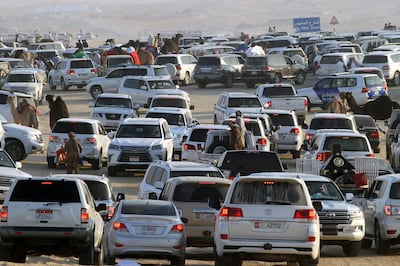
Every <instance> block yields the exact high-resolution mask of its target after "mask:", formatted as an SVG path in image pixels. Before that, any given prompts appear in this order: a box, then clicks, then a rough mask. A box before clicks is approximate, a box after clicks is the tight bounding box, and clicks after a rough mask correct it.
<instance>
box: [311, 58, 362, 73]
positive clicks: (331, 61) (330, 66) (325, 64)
mask: <svg viewBox="0 0 400 266" xmlns="http://www.w3.org/2000/svg"><path fill="white" fill-rule="evenodd" d="M363 56H364V55H363V54H362V53H326V54H323V55H322V57H321V59H320V61H319V63H318V66H317V68H316V71H315V76H316V77H317V78H322V77H327V76H330V75H332V74H336V73H338V72H337V63H338V61H339V58H341V59H343V65H344V68H345V71H346V68H347V65H348V63H349V61H350V58H354V59H355V60H356V62H361V61H362V59H363Z"/></svg>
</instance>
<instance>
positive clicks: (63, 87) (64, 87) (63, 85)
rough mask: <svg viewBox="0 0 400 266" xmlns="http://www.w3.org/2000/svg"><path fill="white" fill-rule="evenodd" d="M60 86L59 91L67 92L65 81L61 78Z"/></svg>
mask: <svg viewBox="0 0 400 266" xmlns="http://www.w3.org/2000/svg"><path fill="white" fill-rule="evenodd" d="M60 84H61V89H62V90H63V91H66V90H68V86H67V84H65V80H64V79H63V78H61V81H60Z"/></svg>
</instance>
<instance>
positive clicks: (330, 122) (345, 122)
mask: <svg viewBox="0 0 400 266" xmlns="http://www.w3.org/2000/svg"><path fill="white" fill-rule="evenodd" d="M310 129H315V130H318V129H351V130H352V129H353V124H352V122H351V120H349V119H339V118H332V119H331V118H318V119H312V120H311V123H310Z"/></svg>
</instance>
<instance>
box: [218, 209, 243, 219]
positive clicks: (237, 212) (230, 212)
mask: <svg viewBox="0 0 400 266" xmlns="http://www.w3.org/2000/svg"><path fill="white" fill-rule="evenodd" d="M219 217H243V213H242V209H241V208H230V207H223V208H222V209H221V211H220V212H219Z"/></svg>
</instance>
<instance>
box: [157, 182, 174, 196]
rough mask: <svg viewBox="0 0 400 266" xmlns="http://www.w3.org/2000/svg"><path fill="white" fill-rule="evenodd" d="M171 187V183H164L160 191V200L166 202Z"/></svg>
mask: <svg viewBox="0 0 400 266" xmlns="http://www.w3.org/2000/svg"><path fill="white" fill-rule="evenodd" d="M173 187H174V186H173V184H172V183H170V182H168V183H166V184H165V186H164V188H163V189H162V191H161V194H160V200H168V196H169V195H171V192H172V190H173Z"/></svg>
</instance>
